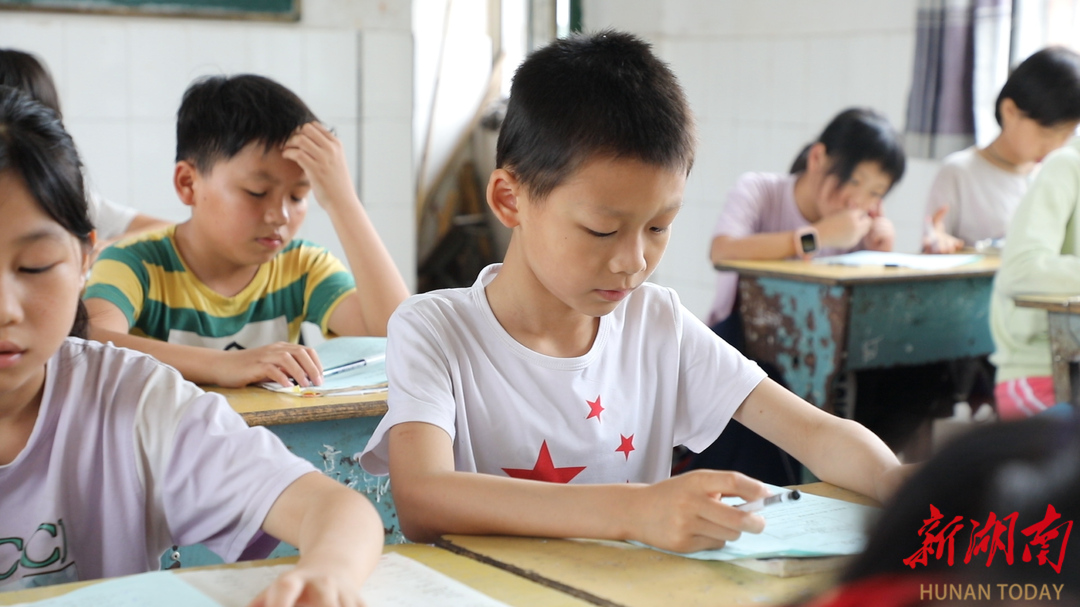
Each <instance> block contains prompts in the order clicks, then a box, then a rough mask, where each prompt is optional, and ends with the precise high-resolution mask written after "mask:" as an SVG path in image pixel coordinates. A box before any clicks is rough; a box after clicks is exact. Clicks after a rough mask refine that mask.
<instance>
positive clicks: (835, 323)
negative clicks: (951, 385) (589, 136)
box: [716, 257, 1000, 417]
mask: <svg viewBox="0 0 1080 607" xmlns="http://www.w3.org/2000/svg"><path fill="white" fill-rule="evenodd" d="M999 264H1000V260H999V259H998V258H996V257H987V258H984V259H982V260H980V261H978V262H975V263H971V264H967V265H963V266H959V267H956V268H950V269H947V270H915V269H910V268H885V267H880V266H878V267H850V266H835V265H825V264H814V263H807V262H802V261H731V262H725V263H722V264H719V265H717V266H716V269H718V270H726V271H734V272H738V273H739V312H740V314H741V315H742V319H743V325H744V330H745V333H746V348H747V354H748V355H749V356H750V357H752V358H755V359H757V360H760V361H763V362H769V363H772V364H774V365H776V366H777V368H779V369H780V371H781V372H782V373H783V375H784V379H785V381H787V383H788V386H789V387H790V388H791V390H792V391H793V392H795V393H796V394H798V395H799V396H801V397H802V398H805V399H806V400H808V401H809V402H811V403H814V404H816V405H818V406H819V407H823V408H824V409H825V410H827V411H831V412H836V413H838V414H841V415H844V416H847V417H851V416H852V415H853V413H854V397H853V392H854V390H853V389H850V387H849V386H851V385H853V381H854V372H855V371H860V370H863V369H880V368H887V367H893V366H899V365H920V364H925V363H931V362H938V361H946V360H955V359H960V358H966V357H974V356H983V355H986V354H989V353H990V352H991V351H993V340H992V339H991V337H990V323H989V314H990V291H991V283H992V281H993V276H994V272H995V271H996V270H997V268H998V266H999Z"/></svg>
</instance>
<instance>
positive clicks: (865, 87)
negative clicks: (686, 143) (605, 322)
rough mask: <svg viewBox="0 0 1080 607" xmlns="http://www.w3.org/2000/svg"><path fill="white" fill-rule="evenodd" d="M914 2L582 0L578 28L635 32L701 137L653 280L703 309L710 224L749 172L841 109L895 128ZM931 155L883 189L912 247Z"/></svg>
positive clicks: (782, 167) (777, 161)
mask: <svg viewBox="0 0 1080 607" xmlns="http://www.w3.org/2000/svg"><path fill="white" fill-rule="evenodd" d="M916 5H917V2H916V0H815V1H814V2H806V1H805V0H754V1H753V2H746V1H745V0H583V21H584V24H585V27H586V29H588V30H594V29H600V28H605V27H614V28H617V29H622V30H627V31H631V32H635V33H637V34H639V35H641V36H643V37H645V38H646V39H648V40H649V41H650V42H652V43H653V44H654V46H655V49H656V51H657V52H658V53H659V55H660V56H661V57H663V58H664V59H665V60H666V61H668V62H669V63H670V64H671V66H672V68H673V69H674V70H675V73H676V75H677V76H678V77H679V79H680V81H681V82H682V84H683V87H684V88H685V89H686V93H687V96H688V97H689V100H690V103H691V106H692V107H693V110H694V112H695V114H696V116H697V122H698V131H699V140H700V142H699V146H698V154H697V160H696V163H695V165H694V170H693V173H692V174H691V176H690V179H689V181H688V183H687V190H686V196H685V206H684V208H683V211H682V212H681V213H680V216H679V218H678V219H677V220H676V223H675V230H674V232H673V234H672V239H671V244H670V245H669V247H668V250H667V253H666V255H665V257H664V260H663V262H662V263H661V265H660V267H659V269H658V270H657V272H656V274H655V275H654V278H653V280H654V281H656V282H658V283H660V284H664V285H667V286H671V287H673V288H675V289H676V290H678V292H679V294H680V296H681V297H682V299H683V302H684V303H685V304H686V305H687V307H688V308H689V309H690V310H691V311H692V312H693V313H694V314H696V315H698V316H699V317H704V316H705V315H706V313H707V312H708V309H709V307H710V305H711V302H712V296H713V288H714V280H715V279H714V275H715V272H714V271H713V270H712V268H711V266H710V264H709V261H708V248H709V243H710V241H711V237H712V230H713V227H714V226H715V224H716V219H717V217H718V216H719V213H720V210H721V208H722V207H723V204H724V200H725V197H726V194H727V192H728V190H729V189H730V188H731V186H732V185H733V184H734V183H735V179H736V178H737V177H738V176H739V175H740V174H741V173H743V172H745V171H751V170H756V171H777V172H785V171H787V169H788V167H789V166H790V164H791V161H792V160H793V159H794V157H795V154H796V152H797V151H798V150H800V149H801V147H802V146H803V145H804V144H806V143H807V142H809V141H810V140H812V139H813V138H814V137H815V136H816V135H817V134H818V133H819V132H820V131H821V129H822V128H824V126H825V124H826V123H827V122H828V121H829V119H831V118H832V117H833V116H834V115H835V114H836V113H838V112H839V111H840V110H841V109H843V108H845V107H847V106H851V105H869V106H871V107H874V108H876V109H878V110H880V111H882V112H883V113H884V114H885V115H886V116H887V117H888V118H889V120H890V121H891V122H892V123H893V125H894V126H896V127H897V128H898V129H899V128H903V125H904V116H905V114H906V107H907V95H908V89H909V86H910V82H911V72H912V65H913V61H914V53H915V50H914V44H915V11H916ZM937 167H938V164H937V163H936V162H932V161H926V160H909V162H908V169H907V173H906V175H905V177H904V179H903V181H901V182H900V183H899V184H898V185H897V186H896V187H895V188H894V189H893V191H892V192H891V193H890V194H889V196H888V197H887V198H886V203H885V206H886V214H887V215H888V216H889V217H890V218H891V219H892V220H893V221H894V222H895V224H896V227H897V233H898V234H897V249H898V250H900V251H905V252H916V251H917V250H918V247H919V231H920V229H921V224H922V211H923V207H924V204H925V198H926V194H927V192H928V190H929V187H930V182H931V180H932V179H933V176H934V174H935V173H936V171H937Z"/></svg>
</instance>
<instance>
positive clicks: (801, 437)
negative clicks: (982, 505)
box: [735, 379, 913, 503]
mask: <svg viewBox="0 0 1080 607" xmlns="http://www.w3.org/2000/svg"><path fill="white" fill-rule="evenodd" d="M735 419H736V420H737V421H739V422H741V423H742V424H744V425H745V426H746V427H747V428H750V429H751V430H753V431H754V432H756V433H758V434H759V435H761V436H762V437H763V438H764V439H766V440H768V441H770V442H772V443H773V444H775V445H777V446H778V447H780V448H781V449H783V450H785V451H787V452H788V453H790V454H791V455H792V456H793V457H794V458H795V459H797V460H799V461H800V462H802V463H803V464H805V465H806V467H808V468H809V469H810V471H811V472H813V473H814V475H816V476H817V477H818V478H820V479H821V480H823V481H825V482H827V483H831V484H833V485H837V486H839V487H843V488H845V489H849V490H851V491H855V492H857V493H861V494H863V495H865V496H868V497H872V498H874V499H876V500H878V501H879V502H883V503H884V502H885V501H886V500H887V499H888V498H889V497H890V496H891V495H892V494H893V492H895V491H896V489H897V488H898V487H899V486H900V484H901V483H902V482H903V480H904V479H906V478H907V476H908V475H910V474H911V473H912V472H913V467H912V466H901V465H900V462H899V460H897V459H896V456H895V455H893V452H892V450H890V449H889V447H888V446H886V445H885V443H884V442H882V440H881V439H880V438H878V437H877V435H875V434H874V433H873V432H870V431H869V430H867V429H866V428H865V427H863V426H862V425H861V424H859V423H857V422H854V421H851V420H847V419H841V418H839V417H836V416H835V415H831V414H829V413H826V412H824V411H822V410H821V409H818V408H817V407H815V406H814V405H811V404H810V403H808V402H806V401H804V400H803V399H801V398H799V397H798V396H796V395H795V394H792V393H791V392H789V391H788V390H786V389H784V388H783V387H782V386H780V385H779V384H777V383H776V382H774V381H773V380H771V379H764V380H762V382H761V383H760V384H758V386H757V387H756V388H754V391H753V392H751V393H750V395H749V396H747V397H746V400H745V401H743V404H742V405H741V406H740V407H739V410H738V411H736V413H735Z"/></svg>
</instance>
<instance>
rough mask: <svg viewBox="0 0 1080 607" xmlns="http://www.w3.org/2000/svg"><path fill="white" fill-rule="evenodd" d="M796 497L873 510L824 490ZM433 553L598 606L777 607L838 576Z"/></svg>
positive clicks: (558, 544) (520, 547)
mask: <svg viewBox="0 0 1080 607" xmlns="http://www.w3.org/2000/svg"><path fill="white" fill-rule="evenodd" d="M799 489H800V490H804V491H807V492H808V493H814V494H817V495H824V496H826V497H834V498H838V499H846V500H848V501H852V502H856V503H861V504H866V505H872V506H874V505H878V504H877V503H876V502H875V501H873V500H870V499H868V498H865V497H863V496H860V495H858V494H855V493H852V492H850V491H845V490H843V489H839V488H837V487H834V486H832V485H827V484H825V483H814V484H812V485H804V486H800V487H799ZM439 545H440V546H443V547H445V548H447V549H450V550H455V551H457V552H460V553H461V554H464V555H466V556H470V557H472V558H477V559H480V560H482V561H483V562H487V563H491V564H494V565H497V566H500V567H505V568H507V569H508V570H510V571H514V572H516V573H518V574H519V575H522V576H525V577H528V578H529V579H532V580H534V581H537V582H539V583H542V584H546V585H551V586H553V587H556V588H561V589H564V591H567V592H573V593H577V595H578V596H581V597H582V598H585V600H589V601H590V602H594V603H595V604H601V605H620V606H626V607H638V606H641V607H645V606H648V605H680V606H686V607H692V606H698V605H700V606H702V607H705V606H708V607H715V606H720V605H732V604H739V603H759V604H784V603H788V602H791V601H794V600H797V599H799V598H802V597H806V596H812V595H815V594H817V593H819V592H821V591H822V590H824V589H826V588H828V587H829V586H831V585H832V583H833V577H834V576H835V575H836V573H837V572H828V573H816V574H810V575H804V576H798V577H789V578H781V577H777V576H772V575H768V574H764V573H758V572H755V571H751V570H749V569H746V568H743V567H739V566H738V565H731V564H728V563H723V562H719V561H698V560H693V559H687V558H683V557H680V556H675V555H671V554H665V553H663V552H657V551H655V550H650V549H648V548H642V547H639V546H634V545H631V544H627V543H623V542H606V541H595V540H556V539H538V538H519V537H488V536H461V535H451V536H446V537H445V538H443V540H441V541H440V544H439Z"/></svg>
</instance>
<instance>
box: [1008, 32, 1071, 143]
mask: <svg viewBox="0 0 1080 607" xmlns="http://www.w3.org/2000/svg"><path fill="white" fill-rule="evenodd" d="M1005 99H1012V100H1013V103H1015V104H1016V107H1017V108H1019V109H1020V111H1021V112H1024V114H1026V115H1027V117H1028V118H1031V119H1032V120H1034V121H1035V122H1038V123H1039V124H1040V125H1042V126H1047V127H1052V126H1056V125H1058V124H1061V123H1063V122H1072V121H1075V120H1080V55H1078V54H1077V53H1076V52H1075V51H1072V50H1069V49H1067V48H1065V47H1062V46H1050V47H1047V48H1044V49H1042V50H1041V51H1038V52H1037V53H1035V54H1033V55H1031V56H1030V57H1028V58H1027V59H1025V60H1024V61H1023V63H1021V64H1020V65H1018V66H1016V69H1014V70H1013V71H1012V73H1011V74H1009V79H1008V80H1006V81H1005V86H1003V87H1001V92H1000V93H998V98H997V103H996V104H995V105H994V118H997V121H998V124H999V125H1000V124H1001V102H1002V101H1004V100H1005Z"/></svg>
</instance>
